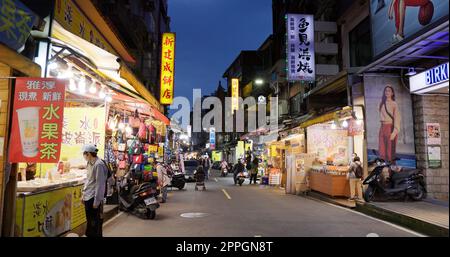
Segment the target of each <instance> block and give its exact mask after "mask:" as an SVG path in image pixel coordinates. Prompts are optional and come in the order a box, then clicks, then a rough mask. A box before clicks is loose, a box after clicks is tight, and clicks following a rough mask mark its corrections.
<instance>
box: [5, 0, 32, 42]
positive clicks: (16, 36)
mask: <svg viewBox="0 0 450 257" xmlns="http://www.w3.org/2000/svg"><path fill="white" fill-rule="evenodd" d="M37 19H38V17H37V16H36V15H35V14H34V13H33V12H32V11H30V10H29V9H28V8H27V7H26V6H25V5H24V4H22V3H21V2H20V1H17V0H0V42H3V43H5V44H6V45H7V46H9V47H11V48H13V49H14V50H19V49H20V48H21V47H22V46H23V45H24V44H25V42H26V40H27V38H28V36H29V35H30V31H31V29H32V27H33V25H34V24H35V23H36V22H37Z"/></svg>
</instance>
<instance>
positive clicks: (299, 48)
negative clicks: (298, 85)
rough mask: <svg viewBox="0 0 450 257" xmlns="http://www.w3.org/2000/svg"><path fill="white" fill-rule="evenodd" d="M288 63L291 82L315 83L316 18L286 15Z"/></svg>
mask: <svg viewBox="0 0 450 257" xmlns="http://www.w3.org/2000/svg"><path fill="white" fill-rule="evenodd" d="M286 31H287V39H286V44H287V45H286V61H287V66H286V68H287V71H288V80H289V81H302V80H304V81H315V77H316V72H315V62H316V61H315V56H314V54H315V51H314V16H313V15H305V14H287V15H286Z"/></svg>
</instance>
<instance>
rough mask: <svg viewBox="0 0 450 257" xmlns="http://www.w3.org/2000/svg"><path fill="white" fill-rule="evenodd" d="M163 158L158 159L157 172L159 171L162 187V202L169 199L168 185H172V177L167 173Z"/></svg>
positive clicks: (159, 180) (159, 181)
mask: <svg viewBox="0 0 450 257" xmlns="http://www.w3.org/2000/svg"><path fill="white" fill-rule="evenodd" d="M163 162H164V160H163V159H162V158H160V159H158V160H157V164H156V172H158V183H159V186H160V188H161V195H162V200H161V202H162V203H165V202H166V201H167V186H168V185H170V182H171V179H170V177H169V175H168V174H167V169H166V168H165V167H164V166H163Z"/></svg>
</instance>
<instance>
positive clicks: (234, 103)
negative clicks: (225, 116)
mask: <svg viewBox="0 0 450 257" xmlns="http://www.w3.org/2000/svg"><path fill="white" fill-rule="evenodd" d="M234 110H239V79H231V111H234Z"/></svg>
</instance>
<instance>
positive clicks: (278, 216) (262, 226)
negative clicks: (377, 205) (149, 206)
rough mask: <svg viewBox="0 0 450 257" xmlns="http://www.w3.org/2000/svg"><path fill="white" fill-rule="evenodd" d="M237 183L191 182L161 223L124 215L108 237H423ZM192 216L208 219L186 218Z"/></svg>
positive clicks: (172, 197) (172, 198)
mask: <svg viewBox="0 0 450 257" xmlns="http://www.w3.org/2000/svg"><path fill="white" fill-rule="evenodd" d="M216 180H217V181H216ZM232 180H233V179H232V175H231V174H230V175H229V176H228V177H226V178H222V177H216V176H215V177H213V178H210V180H209V181H208V182H207V185H206V186H207V190H206V191H201V190H200V191H195V190H194V183H188V184H187V187H186V188H185V189H184V190H182V191H179V190H178V189H174V190H173V191H171V192H169V197H168V202H167V203H165V204H162V205H161V207H160V208H159V209H158V211H157V216H156V219H155V220H142V219H139V218H137V217H135V216H133V215H130V214H128V213H120V214H119V215H118V216H117V217H116V218H113V219H112V220H111V221H110V222H108V223H106V224H105V227H104V236H107V237H131V236H140V237H171V236H179V237H217V236H225V237H227V236H242V237H254V236H257V237H258V236H261V237H270V236H274V237H283V236H287V237H291V236H299V237H318V236H337V237H344V236H347V237H348V236H357V237H366V236H367V235H368V234H370V233H375V234H376V235H378V236H381V237H383V236H389V237H411V236H420V235H419V234H416V233H414V232H409V231H408V230H405V229H402V228H399V227H397V226H393V225H390V224H388V223H386V222H383V221H379V220H376V219H374V218H371V217H368V216H365V215H362V214H360V213H357V212H354V211H351V210H348V209H344V208H341V207H337V206H334V205H331V204H328V203H324V202H320V201H316V200H311V199H307V198H304V197H300V196H295V195H286V194H284V192H283V191H282V190H279V189H274V188H262V187H260V186H259V185H248V180H247V181H246V182H245V184H244V185H243V186H242V187H239V186H234V185H233V182H232ZM223 190H225V192H224V191H223ZM226 194H228V196H229V197H230V198H231V199H228V197H227V195H226ZM186 213H203V214H205V215H206V216H204V217H195V218H186V217H182V216H181V215H182V214H186Z"/></svg>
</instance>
